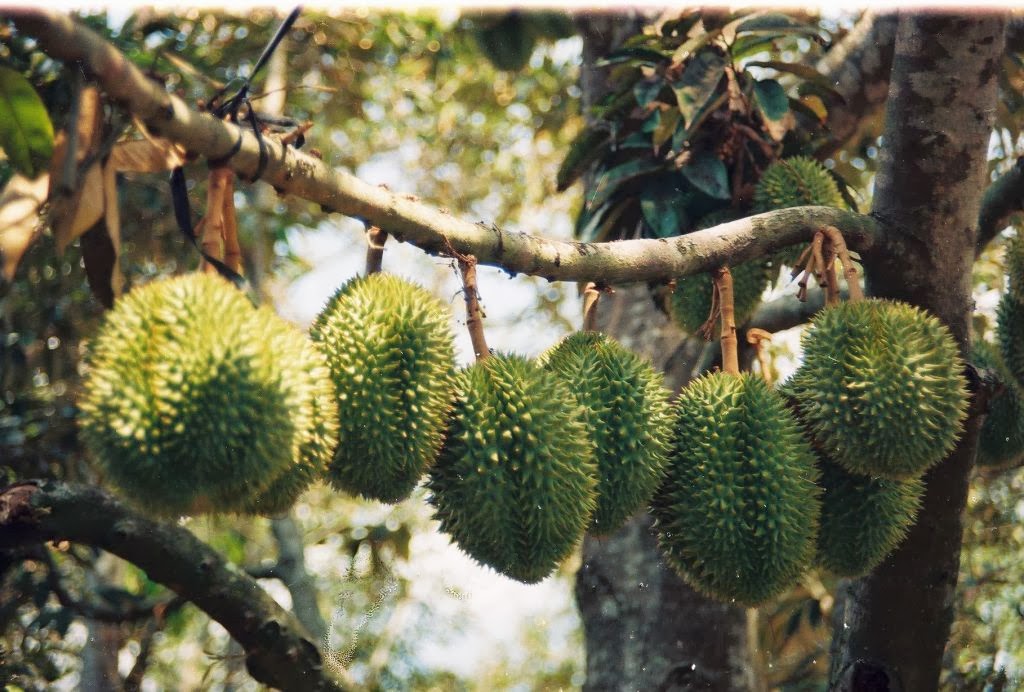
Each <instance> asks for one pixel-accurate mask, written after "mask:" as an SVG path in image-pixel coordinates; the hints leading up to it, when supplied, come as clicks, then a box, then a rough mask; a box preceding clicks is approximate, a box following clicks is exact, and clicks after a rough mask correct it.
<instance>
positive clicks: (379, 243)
mask: <svg viewBox="0 0 1024 692" xmlns="http://www.w3.org/2000/svg"><path fill="white" fill-rule="evenodd" d="M387 241H388V232H387V231H384V230H381V229H380V228H378V227H377V226H370V227H368V228H367V229H366V275H367V276H369V275H370V274H376V273H377V272H379V271H380V270H381V267H382V266H383V264H384V243H386V242H387Z"/></svg>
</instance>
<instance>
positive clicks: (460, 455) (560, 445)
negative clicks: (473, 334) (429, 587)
mask: <svg viewBox="0 0 1024 692" xmlns="http://www.w3.org/2000/svg"><path fill="white" fill-rule="evenodd" d="M456 391H457V396H456V403H455V411H454V413H453V415H452V422H451V428H450V430H449V432H448V436H447V439H446V441H445V445H444V449H443V450H442V452H441V456H440V458H439V459H438V461H437V463H436V464H435V465H434V467H433V469H432V470H431V472H430V479H429V481H428V484H427V486H428V488H429V489H430V491H431V498H430V502H431V504H432V505H433V506H434V508H435V516H436V518H437V519H439V520H440V522H441V530H442V531H444V532H446V533H448V534H449V535H450V536H451V537H452V538H453V539H454V541H455V542H456V543H457V544H458V546H459V547H460V548H461V549H462V550H463V551H464V552H466V553H467V554H468V555H469V556H471V557H472V558H473V559H475V560H476V561H477V562H479V563H481V564H483V565H487V566H489V567H491V568H493V569H495V570H497V571H498V572H500V573H502V574H504V575H506V576H508V577H511V578H512V579H516V580H518V581H521V582H525V583H534V582H538V581H540V580H541V579H544V578H545V577H547V576H548V575H549V574H551V573H552V572H553V571H554V569H555V568H556V567H557V566H558V564H559V563H560V562H562V560H564V559H565V557H566V556H568V555H569V553H570V552H571V551H572V549H573V547H574V546H575V545H576V544H577V542H578V541H579V540H580V538H581V537H582V535H583V532H584V530H585V529H586V527H587V525H588V523H589V522H590V518H591V515H592V514H593V512H594V509H595V507H596V486H597V465H596V463H595V462H594V448H593V443H592V442H591V439H590V435H589V434H588V431H587V429H586V425H585V423H584V420H585V414H584V412H583V410H582V408H581V407H580V405H579V404H578V403H577V401H576V399H575V397H574V396H573V393H572V392H571V391H570V390H569V388H568V386H567V385H566V384H565V383H564V382H562V381H561V380H560V379H559V378H558V377H556V376H555V375H554V374H553V373H550V372H548V371H546V370H544V369H542V368H541V367H540V366H538V365H537V364H536V363H534V362H532V361H528V360H526V359H525V358H522V357H519V356H515V355H507V354H494V355H491V356H490V357H488V358H485V359H484V360H482V361H479V362H477V363H475V364H473V365H471V366H469V367H468V368H466V369H465V370H462V371H460V372H459V373H458V376H457V387H456Z"/></svg>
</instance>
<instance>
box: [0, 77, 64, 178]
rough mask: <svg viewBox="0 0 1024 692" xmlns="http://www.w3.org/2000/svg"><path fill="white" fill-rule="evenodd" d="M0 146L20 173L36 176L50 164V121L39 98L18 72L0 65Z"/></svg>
mask: <svg viewBox="0 0 1024 692" xmlns="http://www.w3.org/2000/svg"><path fill="white" fill-rule="evenodd" d="M0 147H2V148H3V150H4V151H5V152H7V158H8V159H9V160H10V162H11V165H13V166H14V167H15V168H16V169H17V170H18V171H19V172H21V173H23V174H24V175H25V176H27V177H29V178H35V177H36V176H37V175H39V174H40V173H42V172H43V171H44V170H46V169H47V168H48V167H49V165H50V156H52V154H53V124H52V123H51V122H50V116H49V114H47V112H46V107H45V106H44V105H43V102H42V100H41V99H40V98H39V95H38V94H37V93H36V90H35V89H33V88H32V85H31V84H30V83H29V81H28V80H27V79H25V78H24V77H23V76H22V75H21V74H20V73H18V72H15V71H14V70H12V69H10V68H7V67H0Z"/></svg>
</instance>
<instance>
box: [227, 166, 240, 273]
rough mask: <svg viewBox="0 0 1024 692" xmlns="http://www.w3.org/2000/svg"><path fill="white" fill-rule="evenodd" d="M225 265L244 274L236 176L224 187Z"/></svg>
mask: <svg viewBox="0 0 1024 692" xmlns="http://www.w3.org/2000/svg"><path fill="white" fill-rule="evenodd" d="M223 214H224V216H223V219H224V236H223V240H224V264H226V265H227V266H228V268H229V269H231V271H233V272H235V273H236V274H241V273H242V247H241V245H239V243H238V218H237V217H236V216H235V175H234V173H232V174H231V175H229V176H227V179H226V181H225V185H224V212H223Z"/></svg>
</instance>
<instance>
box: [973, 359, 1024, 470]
mask: <svg viewBox="0 0 1024 692" xmlns="http://www.w3.org/2000/svg"><path fill="white" fill-rule="evenodd" d="M973 360H974V363H975V364H976V365H977V366H978V367H980V368H990V369H992V370H995V372H996V373H997V374H998V375H999V379H1000V381H1001V383H1002V385H1003V390H1002V392H1000V393H999V394H996V395H995V396H993V397H992V398H991V399H989V402H988V413H987V414H986V415H985V422H984V423H983V424H982V426H981V435H980V437H979V440H978V465H979V466H985V467H989V468H1005V467H1011V466H1015V465H1018V464H1020V462H1021V461H1022V460H1024V402H1022V401H1021V392H1020V387H1019V386H1018V385H1017V382H1016V380H1015V379H1014V377H1013V375H1011V374H1010V372H1009V370H1007V368H1006V366H1005V365H1004V364H1003V360H1002V358H1001V357H1000V354H999V350H998V349H997V348H996V347H994V346H992V345H991V344H988V343H985V342H984V341H978V342H975V344H974V358H973Z"/></svg>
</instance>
